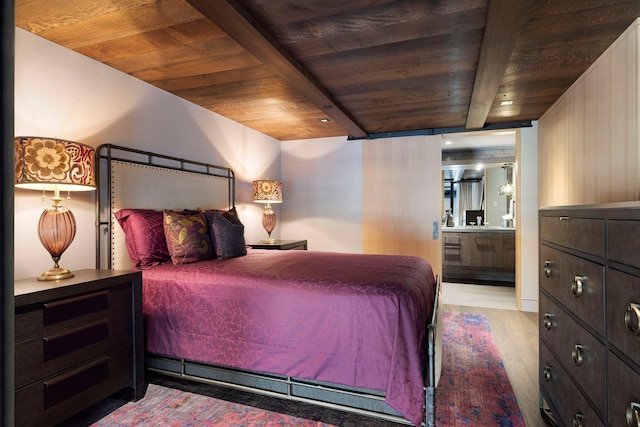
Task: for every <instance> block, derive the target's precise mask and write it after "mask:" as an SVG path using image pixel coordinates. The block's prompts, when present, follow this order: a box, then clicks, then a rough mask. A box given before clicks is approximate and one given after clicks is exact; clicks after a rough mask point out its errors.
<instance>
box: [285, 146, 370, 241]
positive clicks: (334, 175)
mask: <svg viewBox="0 0 640 427" xmlns="http://www.w3.org/2000/svg"><path fill="white" fill-rule="evenodd" d="M282 179H283V183H282V185H283V190H282V192H283V199H284V201H283V226H282V238H283V239H306V240H307V241H308V246H309V249H310V250H320V251H335V252H352V253H361V252H362V141H348V140H347V139H346V137H337V138H319V139H312V140H300V141H285V142H282Z"/></svg>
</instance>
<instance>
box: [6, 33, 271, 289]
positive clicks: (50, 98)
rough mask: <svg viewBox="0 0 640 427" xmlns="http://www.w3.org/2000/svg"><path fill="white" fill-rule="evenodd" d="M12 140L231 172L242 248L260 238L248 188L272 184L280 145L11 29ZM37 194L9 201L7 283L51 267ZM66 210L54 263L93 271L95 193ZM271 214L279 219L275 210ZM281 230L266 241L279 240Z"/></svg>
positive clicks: (21, 193) (77, 197) (257, 209)
mask: <svg viewBox="0 0 640 427" xmlns="http://www.w3.org/2000/svg"><path fill="white" fill-rule="evenodd" d="M15 49H16V53H15V58H16V73H15V74H16V83H15V134H16V136H29V135H30V136H49V137H58V138H63V139H69V140H75V141H78V142H83V143H85V144H88V145H91V146H93V147H98V146H99V145H101V144H105V143H111V144H118V145H124V146H128V147H133V148H138V149H142V150H148V151H154V152H159V153H162V154H167V155H174V156H179V157H184V158H187V159H192V160H199V161H204V162H207V163H212V164H218V165H222V166H229V167H231V168H233V169H234V170H235V172H236V178H237V183H236V204H237V206H238V210H239V212H240V217H241V219H242V221H243V223H244V224H245V230H246V239H247V242H252V241H258V240H260V239H263V238H264V237H265V231H264V229H263V228H262V225H261V220H260V217H261V215H262V209H263V207H262V205H258V204H255V203H252V202H251V200H252V196H253V193H252V191H253V189H252V186H251V181H252V180H254V179H258V178H266V177H270V178H273V179H279V178H280V142H279V141H278V140H275V139H273V138H271V137H268V136H266V135H264V134H261V133H259V132H256V131H254V130H251V129H249V128H247V127H246V126H243V125H240V124H238V123H236V122H233V121H231V120H229V119H226V118H224V117H222V116H220V115H218V114H215V113H212V112H210V111H208V110H206V109H204V108H201V107H199V106H196V105H194V104H192V103H189V102H186V101H184V100H182V99H180V98H177V97H175V96H173V95H171V94H169V93H167V92H165V91H163V90H160V89H157V88H155V87H153V86H151V85H148V84H146V83H144V82H142V81H140V80H137V79H135V78H133V77H131V76H129V75H127V74H124V73H121V72H118V71H116V70H114V69H112V68H110V67H107V66H105V65H102V64H100V63H98V62H96V61H94V60H92V59H89V58H87V57H85V56H83V55H80V54H77V53H75V52H73V51H71V50H68V49H65V48H63V47H60V46H58V45H56V44H53V43H51V42H49V41H46V40H44V39H42V38H40V37H38V36H35V35H33V34H31V33H28V32H26V31H24V30H21V29H19V28H16V42H15ZM40 196H41V194H40V193H38V192H35V191H29V190H20V189H16V192H15V277H16V279H21V278H25V277H32V276H37V275H39V274H40V273H42V271H44V270H47V269H49V268H51V267H52V266H53V263H52V261H51V258H50V256H49V254H48V253H47V252H46V250H45V249H44V248H43V247H42V245H41V244H40V241H39V239H38V235H37V231H36V229H37V224H38V218H39V216H40V213H41V212H42V211H43V210H44V209H45V208H46V207H47V206H48V205H49V202H48V201H47V202H42V201H41V198H40ZM71 197H72V199H71V200H70V201H66V202H64V203H65V204H66V205H67V206H68V207H69V208H70V209H71V210H72V211H73V212H74V214H75V216H76V221H77V224H78V231H77V234H76V238H75V240H74V242H73V243H72V244H71V247H70V248H69V249H68V250H67V251H66V252H65V254H64V255H63V256H62V260H61V262H60V264H61V266H62V267H66V268H69V269H71V270H78V269H83V268H94V267H95V211H94V209H95V208H94V200H95V196H94V193H75V194H72V196H71ZM274 210H275V211H276V212H277V213H279V210H280V207H278V206H275V208H274ZM279 235H280V227H276V229H275V230H274V233H273V236H274V237H276V238H278V237H279Z"/></svg>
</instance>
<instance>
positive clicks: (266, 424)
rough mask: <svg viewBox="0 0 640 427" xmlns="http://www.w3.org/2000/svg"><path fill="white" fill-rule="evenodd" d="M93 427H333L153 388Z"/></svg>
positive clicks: (151, 385)
mask: <svg viewBox="0 0 640 427" xmlns="http://www.w3.org/2000/svg"><path fill="white" fill-rule="evenodd" d="M92 426H94V427H114V426H123V427H124V426H141V427H152V426H153V427H157V426H162V427H187V426H193V427H214V426H215V427H218V426H219V427H223V426H224V427H229V426H232V427H275V426H300V427H321V426H329V425H328V424H323V423H321V422H318V421H311V420H305V419H302V418H296V417H292V416H289V415H285V414H279V413H276V412H271V411H265V410H262V409H258V408H253V407H251V406H245V405H241V404H238V403H233V402H227V401H224V400H220V399H214V398H212V397H208V396H202V395H199V394H194V393H189V392H185V391H182V390H176V389H173V388H167V387H163V386H160V385H156V384H149V388H148V389H147V393H146V395H145V397H144V399H142V400H141V401H139V402H138V403H137V404H135V403H128V404H126V405H124V406H122V407H121V408H119V409H117V410H115V411H114V412H112V413H111V414H109V415H107V416H106V417H105V418H103V419H101V420H100V421H98V422H96V423H94V424H92Z"/></svg>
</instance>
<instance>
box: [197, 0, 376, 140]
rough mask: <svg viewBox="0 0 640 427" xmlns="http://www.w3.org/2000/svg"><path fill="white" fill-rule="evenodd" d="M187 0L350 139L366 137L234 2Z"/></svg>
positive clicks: (324, 91) (344, 111)
mask: <svg viewBox="0 0 640 427" xmlns="http://www.w3.org/2000/svg"><path fill="white" fill-rule="evenodd" d="M187 1H188V2H189V3H190V4H191V5H192V6H193V7H194V8H195V9H196V10H198V11H199V12H200V13H202V15H204V16H205V18H207V19H209V20H210V21H211V22H213V23H214V24H215V25H217V26H218V27H219V28H220V29H221V30H222V31H224V32H225V33H227V34H228V35H229V37H231V38H232V39H233V40H235V41H236V42H237V43H238V44H240V45H241V46H242V47H243V48H245V49H247V51H249V52H250V53H251V54H253V55H254V56H255V57H256V58H258V59H259V60H260V61H262V62H263V63H264V65H265V66H267V67H269V68H270V69H272V70H273V71H274V72H275V73H276V74H278V75H279V76H281V77H282V78H283V79H284V80H285V81H286V82H287V83H289V84H290V85H291V86H292V87H294V88H295V89H296V90H298V91H299V92H300V93H301V94H302V95H303V96H304V97H305V98H306V99H307V100H309V102H311V103H312V104H314V105H315V106H317V107H318V108H319V109H320V110H321V111H322V112H323V113H324V114H326V116H327V117H329V118H330V119H331V120H333V121H334V122H335V123H336V124H338V125H340V126H341V127H343V128H344V129H345V131H347V132H348V134H349V136H350V137H351V138H355V139H358V138H365V137H367V135H368V133H367V132H366V131H365V130H364V129H363V128H362V126H360V125H359V124H358V123H357V122H356V121H355V119H354V118H353V117H351V115H350V114H349V112H348V111H346V110H345V109H344V108H343V107H342V106H341V105H340V104H339V103H338V102H337V101H336V100H335V99H333V97H332V96H331V94H329V93H328V91H327V90H326V89H324V88H323V87H322V85H320V83H319V82H318V81H317V80H316V79H315V78H314V77H313V76H312V75H311V74H310V73H309V72H308V71H306V70H305V69H304V67H302V65H300V64H299V63H298V62H297V61H296V60H295V59H294V58H293V57H292V56H291V55H290V54H289V53H287V51H285V50H284V49H283V48H282V47H281V46H280V45H279V44H278V43H277V41H276V40H275V39H274V38H273V37H271V35H270V34H269V33H267V32H266V30H264V29H263V28H262V26H261V25H260V24H259V23H258V22H256V21H255V19H253V17H252V16H251V15H250V14H249V13H248V12H247V11H246V10H244V9H243V8H242V6H241V5H240V4H238V3H237V2H236V1H235V0H187ZM318 119H320V117H318Z"/></svg>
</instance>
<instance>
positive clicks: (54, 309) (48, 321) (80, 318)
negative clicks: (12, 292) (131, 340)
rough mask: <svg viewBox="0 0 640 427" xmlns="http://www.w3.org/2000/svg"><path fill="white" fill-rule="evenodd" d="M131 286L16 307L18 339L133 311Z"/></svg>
mask: <svg viewBox="0 0 640 427" xmlns="http://www.w3.org/2000/svg"><path fill="white" fill-rule="evenodd" d="M131 304H132V303H131V285H130V284H127V285H124V286H120V287H117V288H111V289H105V290H101V291H96V292H91V293H88V294H84V295H79V296H74V297H72V298H66V299H60V300H53V301H48V302H46V303H43V304H36V305H34V306H22V307H16V317H15V322H16V329H15V331H16V332H15V333H16V336H15V340H16V342H20V341H23V340H25V339H28V338H30V337H35V336H41V335H45V334H49V333H52V332H55V331H59V330H62V329H64V328H67V327H70V326H72V325H76V324H80V323H84V322H88V321H91V320H93V319H99V318H104V317H106V316H108V315H110V314H111V313H114V312H117V311H120V310H131Z"/></svg>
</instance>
